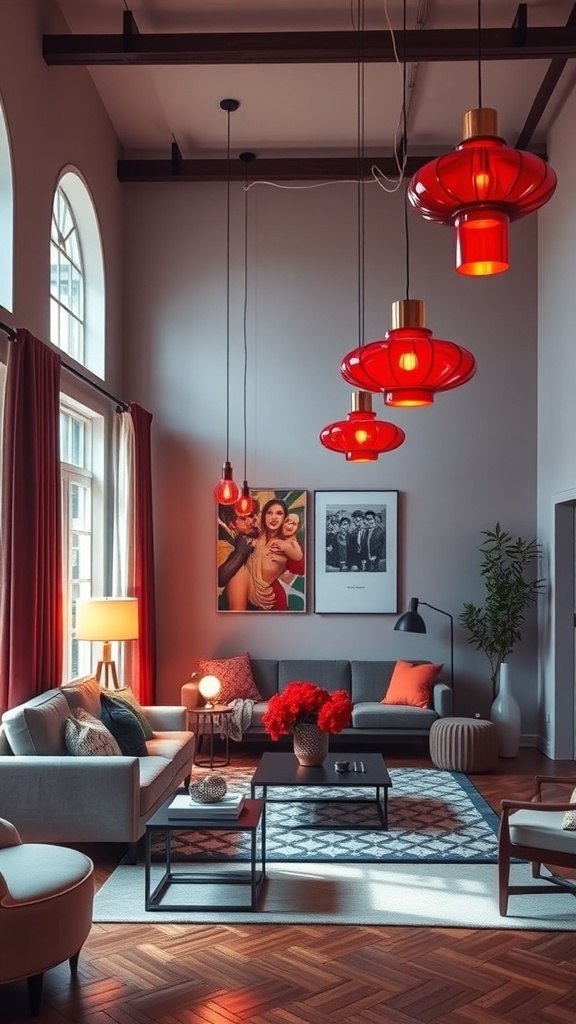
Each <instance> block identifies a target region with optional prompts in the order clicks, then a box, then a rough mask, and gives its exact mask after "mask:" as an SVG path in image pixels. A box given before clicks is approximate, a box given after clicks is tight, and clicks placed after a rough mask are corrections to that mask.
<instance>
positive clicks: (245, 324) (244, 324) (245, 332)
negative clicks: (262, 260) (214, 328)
mask: <svg viewBox="0 0 576 1024" xmlns="http://www.w3.org/2000/svg"><path fill="white" fill-rule="evenodd" d="M249 191H250V190H249V188H248V164H247V163H246V167H245V174H244V315H243V320H242V331H243V338H244V476H243V477H242V479H243V480H246V479H247V476H246V444H247V437H248V431H247V427H246V387H247V381H248V195H249Z"/></svg>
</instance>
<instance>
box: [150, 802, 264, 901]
mask: <svg viewBox="0 0 576 1024" xmlns="http://www.w3.org/2000/svg"><path fill="white" fill-rule="evenodd" d="M172 799H173V798H172V797H170V798H169V799H168V800H166V801H165V802H164V803H163V804H162V806H161V807H159V808H158V810H157V811H156V813H155V814H153V815H152V817H151V818H150V820H149V821H148V822H147V823H146V842H145V850H146V855H145V862H144V863H145V868H144V906H145V909H146V910H167V911H170V910H256V909H257V907H258V897H259V895H260V890H261V888H262V884H263V882H264V880H265V878H266V805H265V803H264V801H263V800H246V801H245V803H244V806H243V808H242V810H241V812H240V814H239V815H238V817H237V818H232V819H231V818H225V819H224V818H209V817H208V816H207V817H206V818H195V819H194V820H191V819H190V818H169V817H168V808H169V806H170V804H171V803H172ZM155 832H163V833H164V834H165V850H164V872H163V875H162V877H161V879H160V881H159V882H158V884H157V885H156V886H155V887H154V889H153V890H151V868H152V835H153V833H155ZM173 832H249V833H250V870H249V871H242V870H239V871H224V870H222V871H213V872H209V871H202V870H197V867H199V866H197V865H194V870H191V871H173V870H172V847H171V842H172V833H173ZM258 832H259V833H260V856H259V857H258V856H257V853H258V851H257V834H258ZM184 883H187V884H188V885H208V884H211V885H213V886H214V885H217V886H220V885H242V886H249V890H250V900H249V903H242V904H240V903H233V904H231V903H218V904H214V903H213V904H211V905H210V906H208V905H207V904H206V902H204V903H177V904H175V903H163V898H164V896H165V895H166V892H167V891H168V889H169V888H170V886H171V885H181V884H184Z"/></svg>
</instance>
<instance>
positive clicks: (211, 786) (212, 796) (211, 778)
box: [188, 775, 226, 804]
mask: <svg viewBox="0 0 576 1024" xmlns="http://www.w3.org/2000/svg"><path fill="white" fill-rule="evenodd" d="M188 792H189V793H190V798H191V799H192V800H194V801H195V802H196V803H199V804H217V803H218V801H219V800H221V799H222V797H223V796H224V794H225V792H226V779H224V778H223V777H222V776H221V775H205V776H204V778H203V779H200V782H195V783H194V784H192V783H191V784H190V786H189V787H188Z"/></svg>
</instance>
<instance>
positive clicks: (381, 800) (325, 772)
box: [250, 752, 392, 829]
mask: <svg viewBox="0 0 576 1024" xmlns="http://www.w3.org/2000/svg"><path fill="white" fill-rule="evenodd" d="M342 759H343V757H342V754H328V756H327V758H326V760H325V761H324V763H323V764H322V765H320V767H318V768H304V767H303V766H302V765H300V764H299V763H298V761H297V759H296V757H295V756H294V754H284V753H275V752H272V753H270V752H267V753H265V754H263V755H262V760H261V761H260V764H259V765H258V767H257V769H256V771H255V772H254V775H253V776H252V779H251V782H250V794H251V796H252V798H253V799H254V797H255V796H256V795H257V794H256V790H257V789H260V790H261V791H262V799H263V800H264V801H265V802H268V803H281V802H283V801H282V800H281V799H279V798H272V799H270V798H269V797H268V795H267V793H268V787H269V786H279V787H286V788H287V787H289V786H305V787H306V788H310V789H313V788H315V787H319V788H322V789H327V788H330V789H333V788H338V789H340V790H343V791H344V792H343V793H342V795H341V796H339V797H338V798H334V799H331V798H327V797H314V796H310V797H298V802H299V803H300V802H301V803H317V802H319V801H320V800H324V801H325V802H326V803H337V802H341V801H342V800H346V799H347V797H346V795H345V791H346V790H347V789H348V790H349V789H373V790H374V791H375V802H376V808H377V811H378V817H379V818H380V821H381V823H382V828H384V829H387V828H388V790H389V789H390V787H391V786H392V779H391V778H390V775H389V773H388V769H387V768H386V765H385V763H384V758H383V757H382V754H346V760H347V761H349V762H350V763H351V764H354V763H356V765H357V766H358V768H359V766H360V765H363V766H364V771H360V770H358V771H351V772H346V773H344V772H337V771H336V769H335V767H334V762H335V761H341V760H342ZM350 802H351V803H352V802H354V803H360V801H358V800H357V801H352V800H351V801H350ZM361 802H362V803H363V804H365V803H366V802H369V801H366V800H362V801H361ZM299 827H301V828H322V827H323V826H322V825H317V824H314V825H302V826H299ZM325 827H327V828H328V827H329V828H334V825H330V826H325ZM339 827H342V828H344V827H348V828H350V826H349V825H348V826H339ZM357 827H358V828H373V826H372V825H358V826H357Z"/></svg>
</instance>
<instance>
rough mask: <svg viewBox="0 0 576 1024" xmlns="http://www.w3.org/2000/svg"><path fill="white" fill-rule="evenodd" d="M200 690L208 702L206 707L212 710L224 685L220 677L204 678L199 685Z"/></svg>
mask: <svg viewBox="0 0 576 1024" xmlns="http://www.w3.org/2000/svg"><path fill="white" fill-rule="evenodd" d="M198 689H199V690H200V693H201V694H202V696H203V697H204V700H205V701H206V707H207V708H212V707H214V701H215V700H216V698H217V696H218V694H219V693H220V690H221V689H222V683H221V682H220V680H219V679H218V676H202V679H201V680H200V682H199V683H198Z"/></svg>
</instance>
